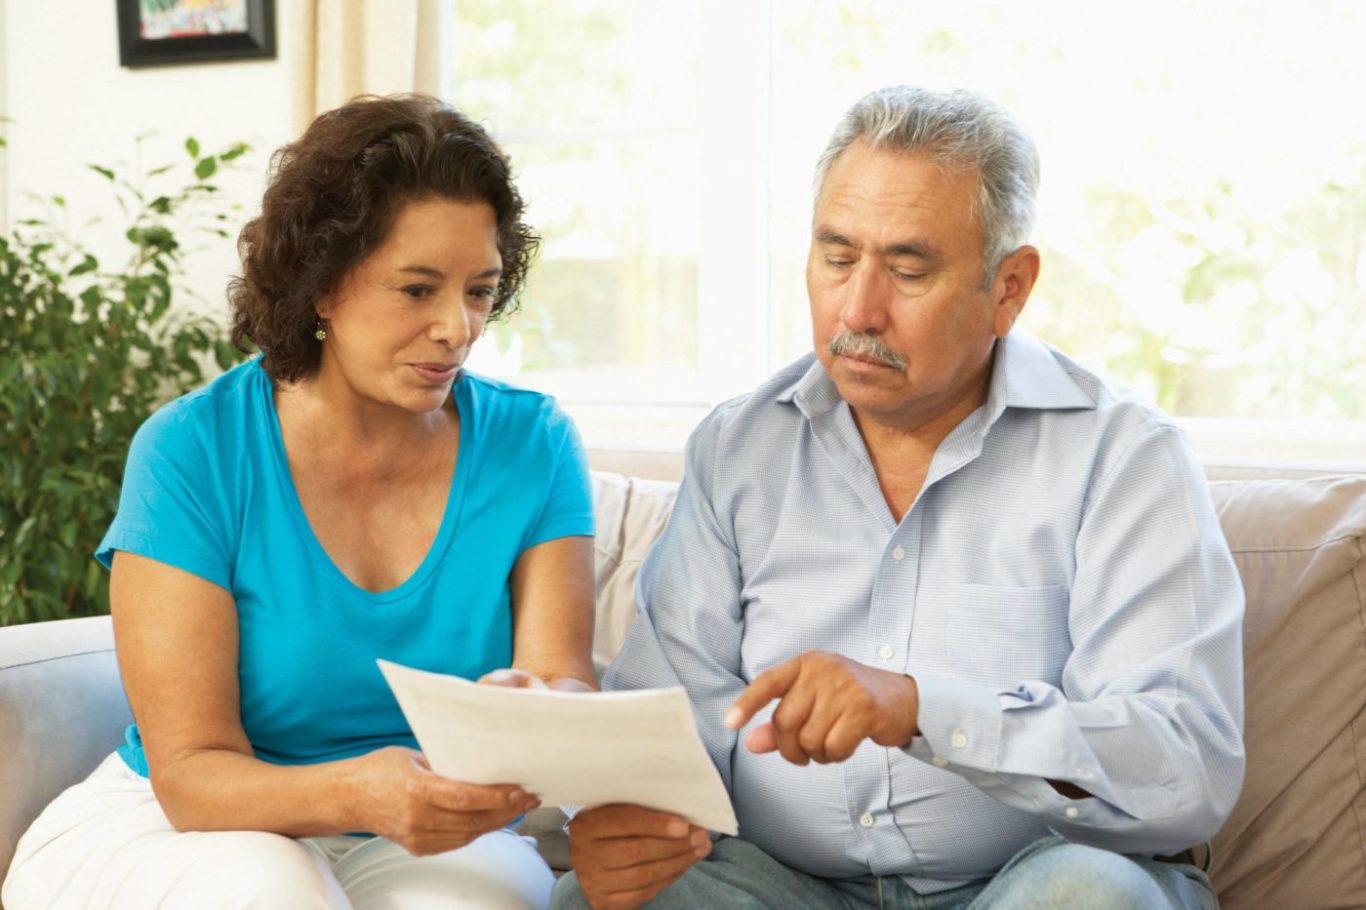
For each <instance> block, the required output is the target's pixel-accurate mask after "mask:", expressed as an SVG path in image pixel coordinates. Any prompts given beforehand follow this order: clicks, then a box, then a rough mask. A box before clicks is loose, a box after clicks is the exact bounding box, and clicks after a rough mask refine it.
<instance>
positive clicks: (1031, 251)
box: [991, 244, 1039, 338]
mask: <svg viewBox="0 0 1366 910" xmlns="http://www.w3.org/2000/svg"><path fill="white" fill-rule="evenodd" d="M1038 280H1039V251H1038V249H1037V248H1035V247H1032V246H1029V245H1028V244H1026V245H1025V246H1022V247H1020V248H1019V249H1018V250H1016V251H1015V252H1013V253H1011V254H1010V255H1009V256H1007V257H1006V258H1005V259H1002V260H1001V265H1000V266H999V267H998V268H997V269H996V279H995V280H994V281H993V282H992V283H991V290H992V294H993V296H994V297H995V298H996V302H995V312H994V314H993V315H992V331H993V332H994V333H995V335H996V337H997V338H1004V337H1006V335H1007V334H1008V333H1009V332H1010V329H1011V327H1012V326H1013V325H1015V320H1016V319H1018V318H1020V311H1021V310H1023V309H1024V305H1025V301H1027V300H1028V299H1029V293H1030V291H1032V290H1034V282H1036V281H1038Z"/></svg>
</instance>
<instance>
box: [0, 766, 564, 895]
mask: <svg viewBox="0 0 1366 910" xmlns="http://www.w3.org/2000/svg"><path fill="white" fill-rule="evenodd" d="M534 843H535V842H534V841H532V839H531V838H524V837H519V836H518V835H516V834H514V833H512V832H511V831H494V832H492V833H489V834H486V835H484V836H483V837H481V838H479V839H478V840H476V841H474V842H473V843H471V844H469V845H467V846H465V847H463V848H461V849H459V850H453V851H451V852H449V853H442V854H439V855H437V856H424V857H415V856H412V855H411V854H409V853H408V852H407V851H406V850H404V849H403V848H402V847H400V846H398V845H397V844H394V843H392V842H391V841H387V840H384V839H383V838H379V837H350V836H347V835H341V836H337V837H311V838H304V839H301V840H296V839H294V838H290V837H285V836H283V835H280V834H270V833H267V832H264V831H189V832H183V833H182V832H179V831H176V830H175V828H174V827H173V826H172V825H171V823H170V822H169V821H168V820H167V819H166V814H165V813H164V812H162V811H161V806H160V805H159V804H158V803H157V800H156V797H155V796H154V795H153V794H152V785H151V783H150V782H148V781H147V779H146V778H143V777H139V776H138V775H137V774H134V773H133V772H132V771H130V770H128V768H127V766H126V765H124V763H123V760H122V759H120V758H119V757H118V755H117V754H113V755H110V756H109V757H108V758H106V759H105V760H104V762H103V763H102V764H101V765H100V766H99V767H98V768H96V769H95V770H94V771H93V772H92V773H91V775H90V776H89V777H88V778H86V779H85V781H83V782H82V783H79V784H76V785H75V786H74V787H71V788H69V789H68V790H66V792H64V793H63V794H62V795H61V796H59V797H57V799H55V800H54V801H53V802H52V804H51V805H49V806H48V807H47V808H46V809H45V810H43V814H42V815H40V816H39V817H38V819H37V820H36V821H35V822H34V823H33V825H32V826H31V827H30V828H29V830H28V831H27V832H26V833H25V834H24V836H23V837H22V838H21V839H20V840H19V844H18V847H17V849H16V851H15V854H14V862H13V864H12V865H11V866H10V870H9V875H8V876H7V877H6V879H5V883H4V887H3V889H2V890H0V901H3V903H4V906H5V908H6V910H64V908H71V910H154V908H155V910H179V908H182V907H183V908H195V910H220V908H221V910H227V908H244V910H245V908H256V910H275V908H279V910H313V908H316V910H341V908H351V910H429V908H431V910H435V908H438V907H439V908H442V910H451V908H461V910H475V908H478V910H544V908H545V907H546V906H547V905H548V904H549V903H550V890H551V888H552V887H553V886H554V884H555V879H554V876H553V874H552V873H551V871H550V869H549V867H547V866H546V864H545V862H544V861H543V860H542V859H541V857H540V854H538V853H537V852H536V848H535V846H534Z"/></svg>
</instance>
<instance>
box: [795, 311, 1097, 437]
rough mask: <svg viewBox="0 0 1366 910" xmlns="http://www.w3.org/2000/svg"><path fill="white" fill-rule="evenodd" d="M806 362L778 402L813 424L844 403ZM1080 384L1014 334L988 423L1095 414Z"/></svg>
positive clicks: (1001, 345) (998, 361)
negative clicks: (1050, 413)
mask: <svg viewBox="0 0 1366 910" xmlns="http://www.w3.org/2000/svg"><path fill="white" fill-rule="evenodd" d="M803 360H809V364H808V366H807V368H806V370H805V372H803V373H802V375H801V377H800V378H799V379H797V381H796V382H794V383H792V384H791V385H789V386H787V387H786V388H785V389H783V390H782V391H781V392H779V393H778V401H780V402H792V403H794V404H796V406H797V407H798V409H800V410H801V412H802V413H803V414H804V415H806V418H807V419H808V420H810V419H812V418H814V417H817V416H819V415H821V414H824V413H826V412H827V411H829V410H830V409H831V408H834V407H835V406H836V405H838V404H839V403H840V401H841V400H842V399H841V398H840V394H839V390H838V389H837V388H835V383H834V382H833V381H831V379H830V376H829V374H827V373H826V372H825V367H823V366H822V365H821V362H820V360H819V358H817V357H816V355H815V354H814V353H811V354H807V355H806V356H805V357H804V358H803ZM1081 375H1082V376H1085V375H1086V374H1084V373H1083V374H1081ZM1078 378H1080V377H1077V378H1074V377H1073V375H1072V373H1071V372H1069V371H1068V370H1067V368H1066V366H1065V365H1064V362H1063V360H1062V359H1061V357H1060V355H1058V354H1057V353H1056V352H1055V351H1054V350H1053V349H1052V348H1050V347H1048V346H1047V345H1045V344H1044V343H1043V342H1041V341H1038V340H1037V339H1035V338H1032V337H1030V336H1029V335H1026V334H1024V333H1022V332H1019V331H1013V332H1011V333H1010V334H1008V335H1006V337H1005V338H1003V339H1001V340H1000V341H999V342H997V344H996V356H995V360H994V362H993V363H992V368H991V386H990V389H989V391H988V392H987V403H986V408H985V411H986V416H987V422H988V424H991V423H995V422H996V418H997V417H999V416H1001V414H1002V412H1004V411H1005V409H1006V408H1031V409H1035V410H1053V409H1057V410H1067V409H1072V408H1086V409H1094V408H1095V406H1096V399H1095V396H1094V395H1093V394H1091V393H1088V392H1087V391H1086V389H1085V388H1084V387H1083V385H1082V384H1080V383H1079V382H1078Z"/></svg>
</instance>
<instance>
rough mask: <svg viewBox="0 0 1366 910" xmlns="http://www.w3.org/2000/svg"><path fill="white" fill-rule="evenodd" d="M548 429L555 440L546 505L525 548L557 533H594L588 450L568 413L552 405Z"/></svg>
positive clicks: (574, 534)
mask: <svg viewBox="0 0 1366 910" xmlns="http://www.w3.org/2000/svg"><path fill="white" fill-rule="evenodd" d="M547 430H548V432H549V433H550V435H551V437H552V441H553V442H554V443H555V445H554V451H555V453H556V454H555V455H554V457H553V460H552V462H551V470H550V482H549V485H548V487H547V491H546V499H545V506H544V507H543V508H542V509H541V514H540V517H539V518H538V519H537V521H536V524H535V526H534V527H533V528H532V529H531V533H530V534H529V535H528V536H527V542H526V545H525V546H524V547H523V549H524V550H529V549H531V548H532V547H534V546H537V545H538V544H543V543H545V542H546V541H549V540H555V539H556V538H559V537H581V536H587V537H592V536H593V527H594V517H593V480H592V475H591V474H590V473H589V469H588V453H587V452H586V451H584V447H583V440H582V439H580V438H579V431H578V428H577V427H575V426H574V421H573V420H571V419H570V417H569V415H568V414H566V413H564V411H562V410H560V409H559V407H558V406H552V409H551V411H550V416H549V417H548V418H547Z"/></svg>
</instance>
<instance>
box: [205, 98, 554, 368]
mask: <svg viewBox="0 0 1366 910" xmlns="http://www.w3.org/2000/svg"><path fill="white" fill-rule="evenodd" d="M434 197H435V198H446V199H453V200H458V201H461V202H470V201H481V202H487V203H488V204H489V205H490V206H492V207H493V211H494V214H495V216H496V219H497V232H498V250H499V252H500V253H501V254H502V257H503V274H502V277H501V279H500V281H499V284H498V292H497V296H496V297H495V299H494V302H493V309H492V313H491V316H490V318H493V319H496V318H498V317H499V316H507V315H510V314H511V313H512V312H514V311H515V310H516V305H517V298H518V294H519V293H520V291H521V289H522V283H523V282H524V280H525V279H526V271H527V267H528V266H529V265H530V262H531V259H532V257H533V256H534V255H535V252H536V247H537V245H538V244H539V242H540V241H539V238H538V237H537V236H536V234H535V233H534V232H533V231H532V230H531V228H529V227H528V226H527V225H525V224H523V223H522V220H521V219H522V214H523V212H524V211H525V209H526V205H525V203H523V201H522V197H521V195H520V194H519V193H518V192H517V188H516V187H515V186H514V185H513V183H512V174H511V169H510V167H509V164H508V159H507V156H506V155H504V154H503V152H502V150H501V149H499V148H498V146H497V145H496V144H495V143H494V141H493V140H492V139H491V138H490V137H489V135H488V133H486V132H485V131H484V129H483V128H482V127H480V126H479V125H478V124H477V123H475V122H474V121H472V120H470V119H469V118H468V117H465V116H464V115H462V114H460V113H459V112H457V111H455V110H453V109H452V108H451V107H449V106H448V105H446V104H444V103H443V102H441V101H439V100H437V99H436V98H432V97H430V96H428V95H416V94H414V95H390V96H388V97H384V98H380V97H375V96H362V97H358V98H354V99H352V100H351V101H349V102H347V103H346V104H344V105H343V106H341V107H339V108H337V109H336V110H332V111H328V112H327V113H325V114H321V115H319V116H318V118H317V119H315V120H314V121H313V123H312V124H311V125H310V126H309V127H308V130H307V131H306V132H305V133H304V134H303V136H302V137H300V139H299V140H298V141H296V142H293V143H291V144H289V145H286V146H284V147H283V148H281V149H280V150H278V151H277V152H276V153H275V155H274V157H273V158H272V159H271V179H270V185H269V186H268V187H267V189H266V193H265V197H264V198H263V199H262V202H261V214H260V215H259V216H258V217H257V218H255V219H254V220H252V221H250V222H248V223H247V225H246V227H244V228H242V233H241V235H240V236H239V237H238V240H237V250H238V253H239V254H240V255H241V257H242V275H241V276H240V277H237V278H234V279H233V280H232V281H231V282H230V283H229V285H228V300H229V303H230V304H231V306H232V320H233V325H232V340H233V343H234V344H236V345H237V347H238V348H240V349H241V350H243V351H249V350H251V349H252V347H256V348H259V349H260V350H261V352H262V353H263V354H264V360H263V365H264V367H265V369H266V371H267V372H268V373H269V374H270V376H271V378H273V379H274V380H275V381H277V382H292V381H295V380H298V379H303V378H307V377H309V376H312V375H313V374H314V373H316V372H317V370H318V364H319V363H320V361H321V359H322V348H321V346H320V345H319V344H318V342H317V340H316V339H315V338H314V337H313V333H314V331H315V330H316V327H317V311H316V309H315V307H316V306H317V304H318V302H319V301H320V300H323V299H324V298H326V297H327V296H328V295H329V294H331V293H332V292H333V291H335V290H336V289H337V288H338V287H339V286H340V284H341V281H342V279H343V277H345V275H346V273H347V272H348V271H349V270H350V269H351V268H353V267H354V266H356V265H358V264H359V263H360V262H361V260H363V259H364V258H365V257H366V256H367V255H369V254H370V253H371V252H372V251H374V250H375V249H376V248H377V247H379V246H380V245H381V244H382V243H383V242H384V238H385V237H386V236H387V235H388V233H389V229H390V228H391V227H392V226H393V223H394V220H395V218H397V216H398V213H399V211H400V210H401V209H402V208H403V206H404V205H406V204H407V203H409V202H413V201H417V200H421V199H429V198H434Z"/></svg>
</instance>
